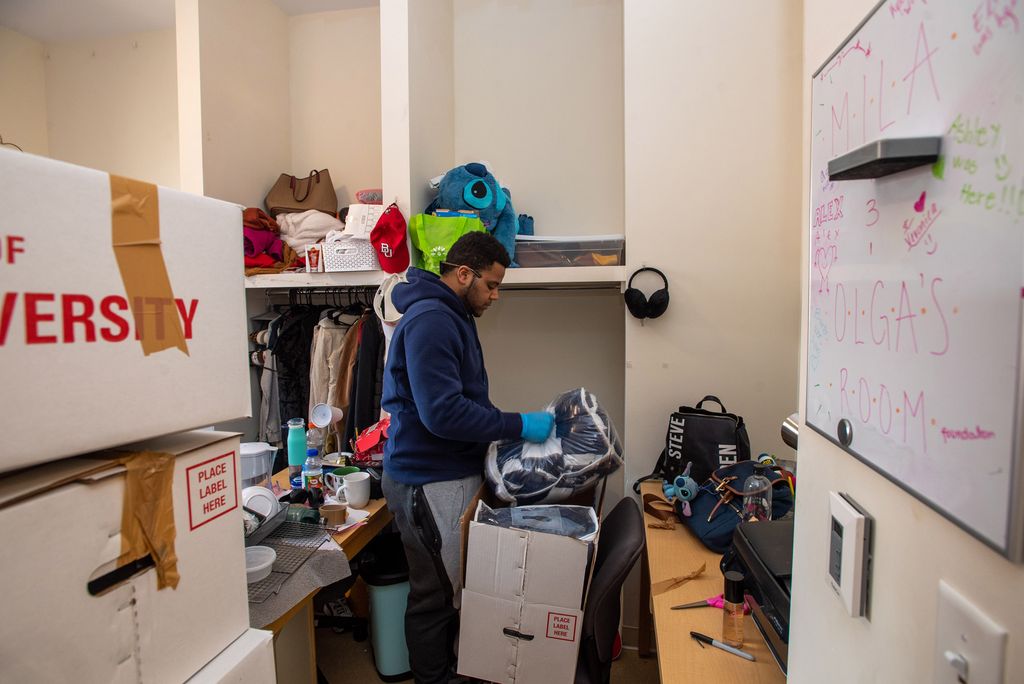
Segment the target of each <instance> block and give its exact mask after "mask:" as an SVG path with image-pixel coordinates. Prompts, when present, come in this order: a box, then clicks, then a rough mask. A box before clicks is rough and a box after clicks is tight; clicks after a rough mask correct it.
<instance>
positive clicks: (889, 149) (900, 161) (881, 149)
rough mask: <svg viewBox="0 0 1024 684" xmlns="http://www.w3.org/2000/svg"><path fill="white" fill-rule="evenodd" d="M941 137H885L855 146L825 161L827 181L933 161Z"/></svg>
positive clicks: (882, 173) (870, 175)
mask: <svg viewBox="0 0 1024 684" xmlns="http://www.w3.org/2000/svg"><path fill="white" fill-rule="evenodd" d="M941 150H942V138H941V137H939V136H934V137H928V138H887V139H884V140H876V141H875V142H872V143H868V144H867V145H864V146H863V147H858V148H857V149H855V150H853V151H852V152H847V153H846V154H843V155H840V156H838V157H836V158H835V159H833V160H831V161H829V163H828V179H829V180H830V181H841V180H863V179H865V178H881V177H882V176H888V175H889V174H892V173H899V172H900V171H907V170H908V169H913V168H916V167H918V166H924V165H925V164H934V163H935V162H936V161H938V159H939V152H940V151H941Z"/></svg>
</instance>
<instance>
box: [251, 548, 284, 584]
mask: <svg viewBox="0 0 1024 684" xmlns="http://www.w3.org/2000/svg"><path fill="white" fill-rule="evenodd" d="M275 560H277V551H275V550H274V549H272V548H270V547H269V546H250V547H249V548H247V549H246V550H245V581H246V582H247V583H249V584H252V583H253V582H259V581H260V580H261V579H265V578H266V577H267V575H269V574H270V571H271V569H272V568H273V567H274V561H275Z"/></svg>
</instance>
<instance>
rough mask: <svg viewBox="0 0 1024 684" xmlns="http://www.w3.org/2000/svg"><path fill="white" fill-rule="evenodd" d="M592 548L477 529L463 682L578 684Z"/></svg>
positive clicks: (466, 603)
mask: <svg viewBox="0 0 1024 684" xmlns="http://www.w3.org/2000/svg"><path fill="white" fill-rule="evenodd" d="M477 513H478V514H479V507H478V509H477ZM594 522H595V525H596V522H597V516H596V514H595V516H594ZM592 546H593V544H588V543H586V542H582V541H579V540H577V539H573V538H571V537H563V536H560V535H556V534H546V533H543V532H527V531H523V530H517V529H508V528H503V527H497V526H494V525H488V524H484V523H479V522H476V521H475V520H474V521H473V522H471V523H470V526H469V543H468V547H467V553H466V583H465V589H463V592H462V617H461V626H460V631H459V665H458V671H459V674H461V675H466V676H470V677H478V678H480V679H484V680H487V681H491V682H502V683H507V684H513V683H516V682H519V683H522V684H547V683H549V682H550V683H552V684H571V682H572V681H573V679H574V677H575V674H576V658H577V655H578V653H579V646H580V628H581V626H582V621H583V605H584V602H583V598H584V597H583V590H584V587H585V586H586V583H587V580H588V578H589V574H590V563H591V561H590V558H591V554H590V553H589V550H590V548H591V547H592Z"/></svg>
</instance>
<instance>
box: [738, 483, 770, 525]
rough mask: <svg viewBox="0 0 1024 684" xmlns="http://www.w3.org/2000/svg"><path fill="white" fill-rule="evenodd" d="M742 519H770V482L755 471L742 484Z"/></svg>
mask: <svg viewBox="0 0 1024 684" xmlns="http://www.w3.org/2000/svg"><path fill="white" fill-rule="evenodd" d="M743 519H744V520H771V519H772V481H771V480H769V479H768V478H767V477H765V476H764V475H763V474H761V473H758V472H756V471H755V472H754V474H753V475H751V476H750V477H748V478H747V479H746V480H744V482H743Z"/></svg>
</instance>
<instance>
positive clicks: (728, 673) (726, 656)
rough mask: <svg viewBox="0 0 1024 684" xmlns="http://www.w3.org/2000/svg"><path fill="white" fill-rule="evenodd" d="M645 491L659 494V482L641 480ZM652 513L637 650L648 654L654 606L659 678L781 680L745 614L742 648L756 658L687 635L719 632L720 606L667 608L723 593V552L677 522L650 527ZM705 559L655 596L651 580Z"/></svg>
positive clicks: (742, 681) (666, 683)
mask: <svg viewBox="0 0 1024 684" xmlns="http://www.w3.org/2000/svg"><path fill="white" fill-rule="evenodd" d="M640 493H641V496H642V495H643V494H657V495H658V496H661V483H660V482H645V483H643V484H642V485H640ZM654 521H656V519H655V518H654V517H653V516H651V515H650V514H648V513H646V512H645V513H644V536H645V538H646V540H647V548H646V551H645V552H644V556H643V562H642V573H643V578H642V580H641V590H640V655H641V656H644V655H649V654H650V626H651V623H650V618H651V610H652V609H653V616H654V633H655V637H656V639H657V651H658V671H659V674H660V675H661V681H662V682H663V684H669V682H723V683H724V682H736V683H737V684H749V683H751V682H766V683H768V682H785V681H786V676H785V675H784V674H783V673H782V670H781V669H779V666H778V664H776V662H775V659H774V658H773V657H772V654H771V652H770V651H769V650H768V646H767V644H765V642H764V639H763V638H762V636H761V634H760V632H758V631H757V627H756V626H755V625H754V621H753V619H752V618H751V617H750V616H749V615H748V616H746V617H745V618H744V626H743V637H744V639H743V650H744V651H746V652H747V653H750V654H751V655H753V656H754V658H756V660H755V662H749V661H747V660H744V659H742V658H740V657H738V656H734V655H732V654H730V653H726V652H725V651H722V650H720V649H717V648H712V647H710V646H706V647H704V648H701V647H700V645H698V643H697V642H696V641H695V640H694V639H692V638H691V637H690V630H693V631H695V632H701V633H703V634H707V635H708V636H710V637H714V638H715V639H718V638H721V636H722V611H721V610H719V609H717V608H711V607H707V608H690V609H688V610H671V607H672V606H675V605H679V604H680V603H690V602H691V601H699V600H701V599H705V598H707V597H709V596H715V595H716V594H720V593H722V588H723V584H724V580H723V578H722V572H721V570H720V569H719V567H718V563H719V561H720V560H721V559H722V557H721V556H720V555H718V554H716V553H714V552H713V551H710V550H709V549H707V548H706V547H705V546H704V545H703V544H701V543H700V541H699V540H698V539H697V538H696V537H694V536H693V534H691V533H690V531H689V530H688V529H686V527H684V526H683V525H682V524H680V523H678V522H677V523H676V528H675V529H674V530H662V529H657V528H652V527H648V526H647V523H650V522H654ZM701 563H706V564H707V567H706V569H705V570H704V574H702V575H701V576H700V577H697V578H696V579H692V580H690V581H689V582H686V583H685V584H683V585H681V586H677V587H674V588H672V589H669V590H668V591H665V592H663V593H661V594H659V595H657V596H653V597H652V596H651V585H652V584H654V583H657V582H660V581H663V580H667V579H671V578H672V577H678V576H679V575H685V574H688V573H690V572H691V571H693V570H696V569H697V568H699V567H700V565H701Z"/></svg>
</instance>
